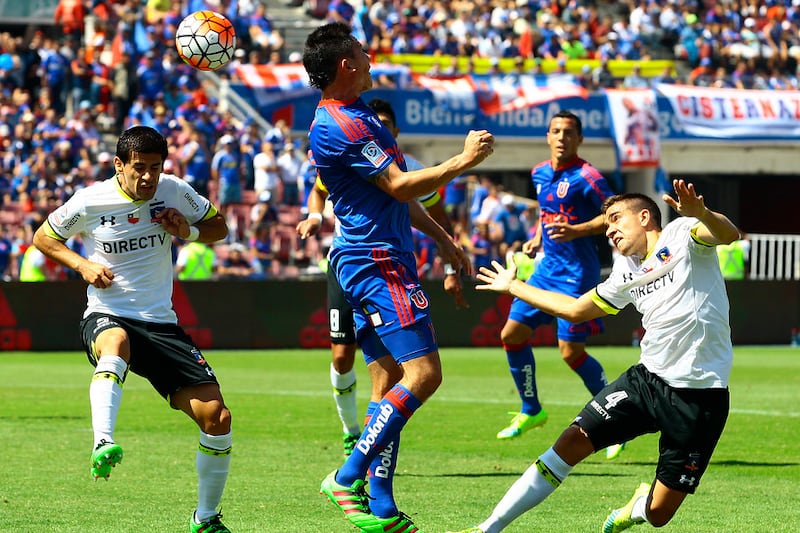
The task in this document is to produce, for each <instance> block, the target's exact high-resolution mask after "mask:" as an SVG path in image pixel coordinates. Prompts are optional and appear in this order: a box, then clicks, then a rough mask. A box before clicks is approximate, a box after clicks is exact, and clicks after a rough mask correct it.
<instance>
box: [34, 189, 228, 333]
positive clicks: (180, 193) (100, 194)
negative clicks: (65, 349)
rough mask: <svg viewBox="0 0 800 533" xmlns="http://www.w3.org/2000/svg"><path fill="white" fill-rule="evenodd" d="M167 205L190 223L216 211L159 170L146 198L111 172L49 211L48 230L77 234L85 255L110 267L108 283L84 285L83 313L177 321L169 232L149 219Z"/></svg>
mask: <svg viewBox="0 0 800 533" xmlns="http://www.w3.org/2000/svg"><path fill="white" fill-rule="evenodd" d="M167 207H174V208H175V209H177V210H178V211H180V212H181V213H183V215H184V216H185V217H186V219H187V220H188V221H189V224H194V223H195V222H198V221H200V220H204V219H207V218H210V217H212V216H214V215H215V214H216V212H217V211H216V208H215V207H214V206H213V205H211V203H210V202H209V201H208V200H207V199H206V198H204V197H202V196H200V195H199V194H197V192H195V190H194V189H192V187H191V186H190V185H189V184H188V183H186V182H184V181H183V180H181V179H180V178H177V177H175V176H173V175H171V174H161V176H160V177H159V181H158V189H157V190H156V194H155V196H154V197H153V199H151V200H147V201H144V200H138V201H134V200H132V199H131V198H130V197H129V196H128V195H127V194H125V192H124V191H123V190H122V188H121V187H120V185H119V183H118V182H117V179H116V178H110V179H107V180H105V181H102V182H99V183H96V184H94V185H91V186H89V187H86V188H85V189H81V190H79V191H78V192H76V193H75V195H74V196H73V197H72V198H70V199H69V200H68V201H67V202H66V203H64V205H62V206H61V207H59V208H58V209H56V210H55V211H53V212H52V213H50V215H49V216H48V217H47V222H48V224H49V228H46V229H47V230H49V231H48V234H49V235H50V236H52V237H55V238H57V239H59V240H66V239H68V238H69V237H71V236H73V235H76V234H80V235H81V237H82V238H83V242H84V247H85V249H86V253H87V254H88V255H87V258H88V259H89V260H90V261H94V262H96V263H100V264H103V265H106V266H107V267H109V268H110V269H111V271H112V272H113V273H114V280H113V281H112V283H111V285H110V286H109V287H108V288H105V289H98V288H96V287H93V286H91V285H90V286H89V287H88V289H87V291H86V296H87V300H88V301H87V307H86V312H85V313H84V317H85V316H88V315H89V314H90V313H93V312H99V313H108V314H111V315H114V316H119V317H124V318H134V319H138V320H145V321H149V322H162V323H172V324H174V323H177V321H178V320H177V316H176V315H175V312H174V311H173V309H172V272H173V270H172V253H171V246H172V236H171V235H170V234H169V233H167V232H166V231H164V230H163V229H162V228H161V224H159V223H157V222H155V220H154V217H155V215H156V214H157V213H158V212H160V211H162V210H164V209H166V208H167Z"/></svg>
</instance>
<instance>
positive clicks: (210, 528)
mask: <svg viewBox="0 0 800 533" xmlns="http://www.w3.org/2000/svg"><path fill="white" fill-rule="evenodd" d="M221 518H222V513H217V514H215V515H214V516H212V517H211V518H209V519H208V520H206V521H205V522H202V523H200V524H198V523H197V522H196V521H195V515H194V513H192V517H191V518H190V519H189V531H190V532H191V533H231V530H230V529H228V528H227V527H225V524H223V523H222V520H220V519H221Z"/></svg>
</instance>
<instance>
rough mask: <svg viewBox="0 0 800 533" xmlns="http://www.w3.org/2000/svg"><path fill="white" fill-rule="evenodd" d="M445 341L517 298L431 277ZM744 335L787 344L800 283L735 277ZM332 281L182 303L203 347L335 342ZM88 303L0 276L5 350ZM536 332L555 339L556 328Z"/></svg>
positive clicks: (208, 292) (71, 289)
mask: <svg viewBox="0 0 800 533" xmlns="http://www.w3.org/2000/svg"><path fill="white" fill-rule="evenodd" d="M425 288H426V290H427V291H428V292H429V295H430V297H431V300H432V301H433V302H434V305H433V311H432V312H433V319H434V323H435V324H436V333H437V336H438V339H439V343H440V344H441V345H442V346H499V337H500V329H501V327H502V325H503V322H504V319H505V317H506V314H507V312H508V305H509V303H510V300H509V299H508V298H507V297H502V296H501V297H498V296H496V295H494V294H490V293H484V292H477V291H474V290H470V289H468V294H467V297H468V301H469V303H470V308H469V309H462V310H458V311H457V310H455V308H454V306H453V305H452V299H451V298H450V297H449V296H448V295H447V294H446V293H445V292H444V291H443V289H442V288H441V284H440V283H434V282H426V284H425ZM728 293H729V295H730V299H731V330H732V335H733V340H734V342H735V343H736V344H787V343H788V342H789V340H790V331H791V329H792V328H800V283H798V282H792V281H782V282H767V281H738V282H729V285H728ZM325 294H326V287H325V282H324V281H277V280H275V281H253V282H194V283H182V284H176V286H175V292H174V298H173V301H174V304H175V309H176V311H177V312H178V316H179V317H180V321H181V324H182V325H183V326H184V327H185V328H186V329H187V331H189V333H190V334H191V335H192V337H193V338H194V339H195V342H196V343H197V344H198V346H199V347H201V348H205V349H208V348H226V349H250V348H317V347H326V346H328V331H327V323H326V310H325ZM85 304H86V294H85V285H84V284H83V283H80V282H70V281H67V282H42V283H20V282H9V283H2V284H0V350H80V349H81V345H80V338H79V335H78V322H79V320H80V318H81V315H82V313H83V309H84V306H85ZM605 325H606V331H605V333H603V334H602V335H601V336H599V337H596V338H595V339H594V340H592V341H591V343H592V344H606V345H627V344H630V343H631V338H632V334H633V332H634V331H635V330H637V328H638V327H639V317H638V314H637V313H636V312H635V311H633V310H632V309H630V308H626V309H625V310H623V312H622V313H620V315H619V316H617V317H609V318H607V319H606V320H605ZM532 342H533V343H534V344H536V345H555V334H554V329H553V328H541V329H540V330H539V331H537V332H536V334H535V336H534V338H533V339H532Z"/></svg>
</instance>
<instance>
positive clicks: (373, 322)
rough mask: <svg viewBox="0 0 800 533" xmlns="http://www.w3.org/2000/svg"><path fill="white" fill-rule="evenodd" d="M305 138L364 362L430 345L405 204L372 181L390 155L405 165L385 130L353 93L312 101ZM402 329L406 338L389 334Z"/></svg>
mask: <svg viewBox="0 0 800 533" xmlns="http://www.w3.org/2000/svg"><path fill="white" fill-rule="evenodd" d="M309 139H310V143H311V151H312V153H313V156H314V159H315V161H316V168H317V172H318V173H319V177H320V180H322V183H323V185H324V186H325V188H326V189H327V190H328V198H329V199H330V200H331V202H332V203H333V212H334V214H335V215H336V218H337V220H338V221H339V229H338V232H337V234H336V236H335V237H334V241H333V246H332V248H331V254H330V265H331V267H332V268H333V270H334V272H335V274H336V278H337V279H338V280H339V284H340V285H341V286H342V290H343V291H344V293H345V298H346V299H347V301H348V302H349V303H350V304H351V305H352V306H353V310H354V311H355V313H354V318H355V322H356V327H357V329H358V341H359V344H361V347H362V350H363V352H364V356H365V358H367V361H368V362H369V361H370V360H373V359H376V358H378V357H380V356H383V355H385V353H386V351H387V349H388V351H389V352H390V353H391V354H392V355H393V356H394V357H395V359H396V360H398V361H400V362H402V361H404V360H406V359H408V358H413V357H417V356H419V355H422V354H425V353H429V352H431V351H433V350H435V349H436V344H435V340H434V339H433V338H432V328H430V327H428V324H429V322H430V315H429V313H430V309H429V302H428V298H427V296H426V295H425V292H424V291H423V290H422V287H421V286H420V284H419V278H418V277H417V272H416V258H415V256H414V241H413V238H412V233H411V217H410V215H409V209H408V204H407V203H405V202H399V201H397V200H396V199H394V198H393V197H392V196H390V195H388V194H386V193H385V192H383V191H382V190H381V189H380V188H378V186H377V185H376V184H375V183H374V178H375V176H377V175H378V174H379V173H381V172H383V171H384V170H386V169H387V168H388V167H389V165H390V164H391V163H392V161H395V162H396V163H397V165H398V166H399V167H400V168H401V169H402V170H403V171H405V170H406V162H405V158H404V157H403V154H402V152H401V151H400V149H399V148H398V146H397V142H396V141H395V139H394V137H393V136H392V133H391V132H390V131H389V130H388V129H386V127H384V125H383V124H382V123H381V121H380V120H379V119H378V116H377V115H376V114H375V112H374V111H373V110H372V109H371V108H369V107H368V106H367V105H366V104H364V102H363V101H362V100H361V99H360V98H359V99H356V100H354V101H350V102H343V101H339V100H330V99H326V100H322V101H321V102H320V104H319V106H318V107H317V111H316V114H315V117H314V122H313V123H312V124H311V131H310V133H309ZM419 328H424V330H422V329H419ZM403 330H408V331H409V332H410V335H411V336H410V337H409V336H404V335H402V334H400V335H399V336H398V335H394V334H395V333H398V332H401V331H403ZM417 330H419V331H428V333H426V334H425V335H420V334H418V333H417ZM373 332H374V334H373ZM375 334H377V336H379V337H380V341H378V340H377V339H376V337H375ZM415 339H416V340H415Z"/></svg>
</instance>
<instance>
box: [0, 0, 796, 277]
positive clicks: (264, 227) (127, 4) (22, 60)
mask: <svg viewBox="0 0 800 533" xmlns="http://www.w3.org/2000/svg"><path fill="white" fill-rule="evenodd" d="M294 5H298V4H296V3H295V4H294ZM300 5H305V7H306V8H307V9H306V13H307V16H308V17H309V18H311V19H324V20H326V21H334V20H341V21H345V22H348V23H349V24H351V25H352V27H353V28H354V34H355V35H357V36H358V38H359V39H360V40H361V41H362V42H363V44H364V46H365V48H366V49H367V50H368V51H369V52H370V53H371V54H373V55H378V54H388V53H391V54H403V53H415V54H429V55H439V56H442V55H444V56H452V57H468V58H484V59H486V60H488V61H489V62H490V64H492V65H497V64H499V62H500V60H501V59H504V58H510V59H512V60H513V61H514V62H515V63H519V64H522V62H523V61H525V60H532V64H533V68H534V69H538V68H540V63H541V60H542V59H549V60H555V64H556V65H557V67H556V68H557V69H564V70H566V67H567V65H568V62H569V61H571V60H583V59H594V60H599V66H598V67H596V68H594V69H592V68H590V67H589V66H588V65H585V66H584V67H583V70H582V72H581V75H580V76H579V80H580V81H581V83H584V84H585V85H586V86H587V87H588V88H590V89H592V90H594V89H598V88H602V87H613V86H627V87H637V86H639V87H641V86H648V85H651V84H652V83H653V82H654V81H660V82H667V83H687V84H693V85H705V86H714V87H732V88H741V89H773V90H784V89H794V90H796V89H800V66H798V58H800V31H798V24H800V0H766V1H765V0H747V1H746V0H728V1H719V2H714V1H711V2H703V3H700V2H697V1H696V0H648V1H640V0H629V1H627V2H610V1H603V2H593V1H588V0H552V1H547V0H540V1H529V2H524V1H514V0H490V1H474V2H473V1H452V2H438V1H437V2H434V1H433V0H422V1H413V2H412V1H411V0H395V1H390V0H363V1H362V2H356V1H354V2H353V3H352V4H351V3H348V1H347V0H332V1H330V2H329V3H328V2H324V1H313V2H307V3H305V4H300ZM197 9H213V10H216V11H221V12H223V13H225V14H226V15H227V16H228V17H229V18H230V19H231V20H232V21H233V23H234V25H235V27H236V30H237V36H238V49H237V51H236V54H235V58H234V60H233V61H232V63H231V66H228V67H225V69H224V70H223V71H222V72H221V74H222V75H223V76H225V75H231V73H232V67H233V66H234V65H236V64H238V63H259V64H262V63H272V64H279V63H285V62H293V61H297V60H298V55H299V54H298V51H297V50H290V49H289V48H288V47H287V45H286V42H285V39H284V33H283V31H282V29H281V28H280V27H279V26H278V24H276V23H274V22H273V20H272V19H271V17H270V14H269V13H268V8H267V6H266V4H264V3H261V2H258V1H255V0H250V1H239V2H230V3H229V2H221V3H219V2H210V1H209V2H203V1H200V0H195V1H191V2H189V3H188V5H186V6H181V4H178V3H171V2H146V3H145V2H143V1H142V0H123V1H103V0H94V1H90V0H86V1H80V0H61V2H60V3H59V6H58V8H57V11H56V17H55V20H54V22H55V24H56V28H57V32H55V33H53V32H44V31H35V32H32V33H31V34H30V37H29V38H26V37H22V36H14V35H11V34H10V33H2V34H0V225H1V226H0V228H1V230H0V276H2V278H3V279H4V280H11V279H20V275H21V274H22V277H23V279H24V278H29V279H32V280H35V279H61V278H63V277H66V275H67V274H66V273H65V272H63V271H61V269H59V268H57V267H56V266H55V265H49V264H47V263H45V262H44V260H43V258H38V257H35V255H36V254H35V250H32V251H31V253H30V254H29V255H30V256H31V257H30V260H29V261H30V263H31V265H32V266H33V268H27V267H28V266H29V265H23V262H24V258H25V254H26V251H27V249H28V247H29V244H30V242H31V238H32V234H33V231H34V230H35V228H36V227H38V225H39V224H40V223H41V221H42V220H43V217H44V215H45V214H46V213H48V212H49V211H51V210H52V209H53V208H54V207H55V206H56V205H58V204H60V203H61V202H63V201H65V200H66V199H67V198H69V197H70V196H71V195H72V194H73V193H74V192H75V191H76V190H77V189H79V188H81V187H83V186H85V185H87V184H89V183H91V182H93V181H96V180H102V179H106V178H108V177H110V176H111V175H112V174H113V171H114V170H113V165H112V160H113V152H114V149H115V147H114V146H112V145H110V143H109V141H108V140H107V139H108V138H115V137H116V134H118V132H119V131H121V130H122V129H124V128H127V127H130V126H132V125H136V124H145V125H149V126H153V127H155V128H157V129H158V130H159V131H161V132H162V133H163V134H164V135H165V136H166V137H167V138H168V139H169V141H170V146H171V148H170V150H171V151H170V155H169V158H168V160H167V161H166V163H165V166H164V167H165V172H168V173H174V174H176V175H178V176H182V177H183V178H184V179H186V180H187V181H189V182H190V183H192V185H193V186H195V187H196V188H198V190H199V191H200V192H202V193H203V194H206V193H207V194H209V195H210V197H211V199H212V200H213V201H214V202H216V205H217V206H218V207H219V208H220V210H221V211H222V212H223V213H225V214H226V216H227V217H228V219H229V221H230V224H231V227H232V237H231V239H230V242H229V243H227V244H228V245H232V244H239V245H241V246H243V247H244V248H245V252H246V253H245V254H244V257H245V260H246V261H249V262H250V263H251V264H252V267H253V275H254V276H256V277H261V276H288V275H297V273H298V269H297V268H286V267H287V266H291V264H295V263H297V264H304V262H306V261H307V262H309V263H310V264H312V265H316V264H317V262H318V261H319V260H321V259H322V257H323V254H324V246H325V241H324V239H322V240H312V241H311V242H309V243H307V244H302V243H298V241H297V239H296V237H295V235H294V231H293V228H294V225H295V223H296V221H297V219H298V217H301V216H302V215H303V206H304V205H305V199H304V191H305V190H310V185H311V184H312V183H313V179H314V175H315V173H314V171H313V168H312V167H311V166H310V165H309V164H308V161H307V157H306V152H305V149H306V146H305V139H300V138H292V135H291V131H290V130H291V127H290V126H291V125H290V124H286V123H281V122H278V123H276V124H275V125H274V127H273V128H272V129H270V130H269V131H264V130H262V129H261V128H260V127H259V126H258V125H257V124H256V123H255V122H252V121H240V120H237V119H235V118H234V117H233V116H232V115H231V114H230V113H229V112H227V111H226V110H225V106H223V105H220V102H218V101H217V100H216V99H215V98H212V97H209V95H208V92H207V91H206V89H205V87H204V85H203V82H202V81H201V78H200V77H198V75H197V72H196V71H194V70H193V69H191V68H190V67H188V66H187V65H185V64H183V63H182V62H181V61H180V59H179V58H178V56H177V53H176V51H175V49H174V46H173V38H174V34H175V29H176V28H177V25H178V23H179V22H180V20H181V19H182V18H183V15H184V14H186V13H188V12H191V11H194V10H197ZM651 58H666V59H675V60H676V61H677V64H678V65H682V66H684V68H681V69H679V70H678V72H672V71H669V72H665V73H664V75H663V76H660V77H658V78H650V79H648V78H643V77H641V76H637V75H636V69H634V73H633V74H632V75H631V76H627V77H624V78H618V77H615V76H614V75H613V74H612V73H611V71H610V70H609V68H608V61H609V60H617V59H627V60H634V61H642V62H643V61H647V60H649V59H651ZM440 73H441V74H448V73H453V70H452V69H449V68H444V69H442V71H441V72H440ZM683 73H685V74H683ZM220 184H222V186H220ZM221 189H224V190H225V194H220V191H221ZM444 197H445V202H447V204H448V207H449V210H450V213H451V214H452V215H453V222H454V224H455V225H456V227H457V228H458V229H459V234H460V235H461V240H462V244H463V245H464V246H465V247H467V249H469V250H470V251H471V252H472V253H473V254H474V258H475V260H476V263H477V264H478V265H480V264H483V263H484V261H485V260H486V258H488V257H503V256H504V255H505V253H506V252H512V253H513V252H514V251H516V249H517V246H518V245H517V244H515V243H516V241H517V240H518V239H516V238H511V237H509V234H511V233H515V232H516V231H517V230H516V229H514V231H512V230H511V229H510V226H509V218H510V219H511V222H510V224H511V225H513V226H514V227H515V228H516V227H517V226H518V227H519V228H522V231H523V233H524V234H526V235H527V236H530V235H531V232H532V231H535V229H534V228H535V221H536V218H535V211H534V209H535V208H533V207H532V204H531V203H529V202H525V201H524V199H521V198H514V197H512V196H510V195H504V193H503V192H502V190H500V189H499V185H497V184H496V183H493V182H492V181H491V180H490V179H489V178H488V177H487V176H464V177H462V178H461V179H459V180H456V182H455V183H454V184H452V185H451V186H449V187H448V189H447V190H446V191H444ZM468 204H469V205H468ZM509 213H511V214H509ZM509 239H511V240H510V241H508V240H509ZM507 241H508V242H507ZM418 242H419V257H420V261H419V268H420V271H421V273H422V274H424V275H429V276H436V275H440V274H441V269H440V267H439V266H438V263H437V261H436V257H435V249H434V248H435V247H432V246H431V245H430V242H428V240H426V238H425V236H424V235H421V236H419V239H418ZM179 244H180V243H179ZM73 245H74V246H75V247H76V249H80V243H79V242H78V243H74V244H73ZM227 249H228V246H219V247H216V251H217V255H218V256H219V257H218V259H217V260H218V262H219V263H220V264H222V263H223V262H225V261H229V258H228V253H227ZM177 254H178V252H177V249H176V258H177ZM23 266H25V268H23Z"/></svg>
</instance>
